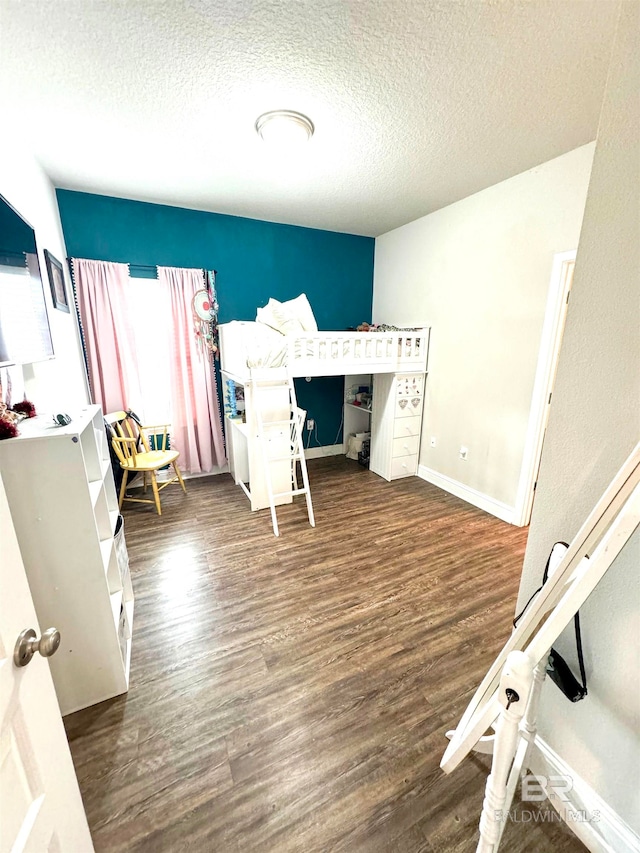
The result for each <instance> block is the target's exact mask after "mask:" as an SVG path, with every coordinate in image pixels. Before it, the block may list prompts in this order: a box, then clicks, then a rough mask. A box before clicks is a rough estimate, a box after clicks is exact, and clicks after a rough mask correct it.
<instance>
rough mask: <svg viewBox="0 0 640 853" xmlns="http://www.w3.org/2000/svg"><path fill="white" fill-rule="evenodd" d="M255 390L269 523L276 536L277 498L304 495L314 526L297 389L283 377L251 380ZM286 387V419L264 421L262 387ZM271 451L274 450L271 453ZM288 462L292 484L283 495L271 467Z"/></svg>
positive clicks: (288, 377)
mask: <svg viewBox="0 0 640 853" xmlns="http://www.w3.org/2000/svg"><path fill="white" fill-rule="evenodd" d="M252 385H253V387H254V390H255V393H254V401H255V403H256V406H255V414H256V427H257V434H258V441H259V442H260V447H261V452H262V460H263V466H264V478H265V483H266V486H267V494H268V496H269V507H270V509H271V522H272V524H273V532H274V535H275V536H279V535H280V530H279V528H278V517H277V515H276V504H275V501H276V499H277V498H284V497H289V495H291V497H292V498H293V497H295V496H296V495H304V496H305V499H306V501H307V514H308V516H309V524H310V525H311V526H312V527H315V526H316V521H315V517H314V515H313V504H312V502H311V490H310V488H309V475H308V474H307V462H306V460H305V456H304V445H303V442H302V427H303V425H304V419H305V417H306V414H307V413H306V411H305V410H304V409H301V408H300V407H299V406H298V401H297V399H296V390H295V387H294V384H293V378H292V377H291V376H290V375H289V374H286V375H285V376H279V377H278V378H274V379H267V378H265V379H252ZM278 387H282V388H286V390H287V393H288V397H289V417H288V418H287V419H285V420H268V421H265V420H264V419H263V413H262V407H261V405H260V389H264V388H278ZM272 448H275V450H273V452H272ZM284 461H288V462H289V463H290V468H291V482H290V486H289V488H287V489H286V491H283V492H274V487H273V477H272V465H273V464H274V463H277V462H284ZM298 464H300V473H301V474H302V487H300V486H299V484H298Z"/></svg>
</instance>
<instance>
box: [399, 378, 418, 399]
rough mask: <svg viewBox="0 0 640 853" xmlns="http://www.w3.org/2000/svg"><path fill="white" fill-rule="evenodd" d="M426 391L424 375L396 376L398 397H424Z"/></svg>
mask: <svg viewBox="0 0 640 853" xmlns="http://www.w3.org/2000/svg"><path fill="white" fill-rule="evenodd" d="M423 391H424V375H423V374H421V373H408V374H402V375H400V376H396V396H397V397H422V394H423Z"/></svg>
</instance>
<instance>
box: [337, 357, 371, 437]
mask: <svg viewBox="0 0 640 853" xmlns="http://www.w3.org/2000/svg"><path fill="white" fill-rule="evenodd" d="M372 379H373V377H372V375H371V374H370V373H350V374H348V375H346V376H345V377H344V422H343V430H342V443H343V449H344V452H345V453H346V452H347V449H348V443H349V436H350V435H355V434H356V433H359V432H370V431H371V409H367V408H365V407H364V406H356V405H354V404H353V403H347V395H348V393H349V390H350V389H353V388H360V387H362V388H369V389H371V386H372Z"/></svg>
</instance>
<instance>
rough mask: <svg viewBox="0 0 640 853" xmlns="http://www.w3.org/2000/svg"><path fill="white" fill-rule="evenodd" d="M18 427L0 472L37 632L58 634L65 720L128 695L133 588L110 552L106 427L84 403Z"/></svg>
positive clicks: (112, 522)
mask: <svg viewBox="0 0 640 853" xmlns="http://www.w3.org/2000/svg"><path fill="white" fill-rule="evenodd" d="M19 429H20V435H19V436H18V437H17V438H12V439H7V440H5V441H2V442H0V468H1V469H2V479H3V482H4V486H5V489H6V492H7V497H8V501H9V507H10V509H11V515H12V518H13V523H14V526H15V529H16V534H17V536H18V542H19V544H20V550H21V552H22V557H23V561H24V566H25V570H26V573H27V578H28V580H29V586H30V587H31V594H32V596H33V601H34V604H35V608H36V613H37V616H38V621H39V623H40V628H41V629H42V630H44V629H45V628H49V627H52V626H53V627H56V628H57V629H58V630H59V631H60V635H61V644H60V648H59V649H58V651H57V653H56V654H55V655H54V656H53V657H52V658H51V659H50V664H51V674H52V676H53V681H54V684H55V688H56V693H57V695H58V701H59V703H60V709H61V711H62V713H63V714H69V713H71V712H72V711H77V710H79V709H80V708H86V707H87V706H89V705H93V704H95V703H97V702H102V701H103V700H105V699H109V698H111V697H112V696H117V695H119V694H120V693H124V692H126V690H127V689H128V681H129V661H130V657H131V628H132V625H133V590H132V587H131V578H130V575H129V570H128V559H127V558H126V548H124V549H122V548H120V549H116V548H115V547H114V532H115V528H116V522H117V519H118V502H117V497H116V492H115V486H114V482H113V474H112V471H111V464H110V462H109V457H108V452H109V451H108V447H107V442H106V437H105V436H104V422H103V418H102V412H101V410H100V407H99V406H89V407H87V408H86V409H84V410H83V411H82V412H80V413H79V414H76V415H74V416H73V419H72V421H71V423H70V424H68V425H67V426H64V427H56V426H54V425H53V424H52V423H51V422H50V421H49V420H48V419H47V418H42V417H39V418H32V419H30V420H26V421H23V422H22V423H21V424H20V426H19ZM122 555H124V556H122ZM119 560H120V561H121V562H122V561H125V562H126V565H123V566H120V565H119V563H118V561H119ZM123 603H124V612H125V619H124V622H125V629H126V632H127V633H126V646H124V640H125V637H123V636H121V635H120V633H119V632H120V627H121V626H120V623H121V622H122V621H123V620H122V614H121V606H122V604H123ZM121 640H122V643H123V647H124V648H123V647H121Z"/></svg>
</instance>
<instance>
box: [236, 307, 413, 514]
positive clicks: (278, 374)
mask: <svg viewBox="0 0 640 853" xmlns="http://www.w3.org/2000/svg"><path fill="white" fill-rule="evenodd" d="M219 333H220V358H221V370H222V376H223V380H228V379H230V380H233V382H235V383H236V385H242V386H244V401H245V416H246V421H245V422H242V421H240V420H237V419H234V418H229V417H227V418H226V419H225V425H226V435H227V454H228V457H229V470H230V472H231V475H232V476H233V478H234V480H235V482H236V484H237V485H239V486H241V487H242V489H243V490H244V492H245V494H246V495H247V497H248V498H249V500H250V502H251V509H252V510H258V509H264V508H266V507H267V506H270V501H269V496H268V486H267V481H266V479H265V476H266V474H265V461H264V455H263V454H264V446H263V444H262V442H261V441H260V438H259V432H260V430H259V427H258V423H259V421H262V423H263V424H266V425H267V427H268V426H269V423H274V424H279V423H282V421H283V419H284V418H285V417H289V412H290V398H289V390H288V389H287V386H286V385H284V384H283V383H284V382H286V381H287V377H314V376H347V377H349V378H350V380H352V381H355V380H358V382H360V381H365V380H367V381H368V378H369V377H370V376H371V375H372V374H401V376H399V377H398V378H397V380H394V377H393V376H391V375H389V376H388V378H386V379H387V385H388V386H389V387H388V389H386V391H384V393H383V394H382V396H381V400H382V403H381V409H385V410H386V409H388V410H389V411H388V413H387V415H385V416H384V418H385V420H386V421H389V428H388V429H381V430H379V433H380V435H381V437H382V439H383V443H384V444H388V445H389V454H388V455H389V456H390V455H391V453H392V446H394V439H396V432H395V431H394V427H393V423H392V421H393V417H394V409H393V406H388V405H386V404H385V403H384V400H385V399H386V397H387V396H389V394H391V393H392V383H393V388H394V389H395V384H397V382H402V383H405V381H406V384H407V390H406V391H402V390H400V392H399V393H400V394H409V390H408V389H409V382H411V381H412V380H414V377H416V375H417V374H422V375H423V377H424V374H425V373H426V372H427V361H428V356H429V335H430V329H428V328H421V329H419V330H418V331H408V330H403V331H396V332H304V333H301V334H300V333H296V334H288V335H283V334H280V333H279V332H276V331H274V330H273V329H271V328H269V327H267V326H265V324H264V323H251V322H242V321H234V322H231V323H224V324H222V325H220V326H219ZM403 374H404V375H403ZM265 384H267V385H270V387H265ZM417 386H418V387H419V390H415V388H416V382H415V381H414V383H413V385H412V386H411V387H412V388H413V389H414V390H413V391H412V392H411V393H412V396H413V397H414V398H415V395H416V394H418V395H419V398H420V399H413V400H412V403H413V404H414V405H415V404H416V403H419V408H417V409H413V410H411V409H410V408H409V407H407V408H405V409H403V410H402V411H403V414H404V415H411V414H415V417H413V418H407V419H406V420H405V421H404V426H405V430H406V427H407V425H411V426H412V429H409V430H408V432H409V434H410V438H409V439H408V440H407V441H413V442H415V445H416V446H415V447H414V448H410V447H407V449H405V450H401V451H400V452H401V453H409V452H411V453H413V454H414V455H415V458H414V457H413V456H412V457H411V460H412V461H413V462H415V465H414V467H417V461H416V460H417V446H418V443H419V432H420V429H419V423H420V421H421V412H422V393H423V378H421V379H420V380H419V381H417ZM393 393H395V390H394V391H393ZM403 402H404V401H403ZM407 402H409V401H408V400H407ZM404 404H405V405H406V403H404ZM400 407H401V408H402V403H401V404H400ZM258 410H259V415H260V417H258ZM363 411H364V412H370V410H369V409H367V410H357V415H358V417H362V416H363ZM352 412H356V410H355V409H350V410H349V413H350V414H351V413H352ZM364 418H365V420H366V421H367V425H368V415H367V414H365V415H364ZM416 424H417V425H416ZM345 426H346V418H345ZM363 426H364V424H363ZM276 432H277V430H276ZM273 435H274V433H273V432H270V440H271V441H273ZM402 435H404V431H400V432H398V436H402ZM398 441H400V442H402V441H403V439H402V438H398V439H397V440H396V441H395V444H397V443H398ZM408 458H409V457H407V459H408ZM403 462H405V463H406V460H405V459H400V461H399V463H398V466H399V467H398V471H395V469H394V472H393V474H392V475H393V476H394V477H395V476H406V473H403V470H402V468H406V464H405V465H402V466H401V463H403ZM270 471H271V476H272V486H273V491H274V492H278V493H280V496H279V497H278V498H277V499H276V500H275V501H274V505H281V504H283V503H291V501H292V496H289V495H285V494H284V493H285V492H286V490H287V488H288V489H289V490H290V489H291V462H290V461H287V459H286V458H285V457H284V456H283V457H281V458H279V460H278V461H276V462H275V463H274V464H272V465H271V466H270ZM376 473H378V472H376ZM409 473H412V472H411V471H409ZM383 476H386V478H387V479H390V477H391V475H390V474H388V473H387V474H383Z"/></svg>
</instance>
